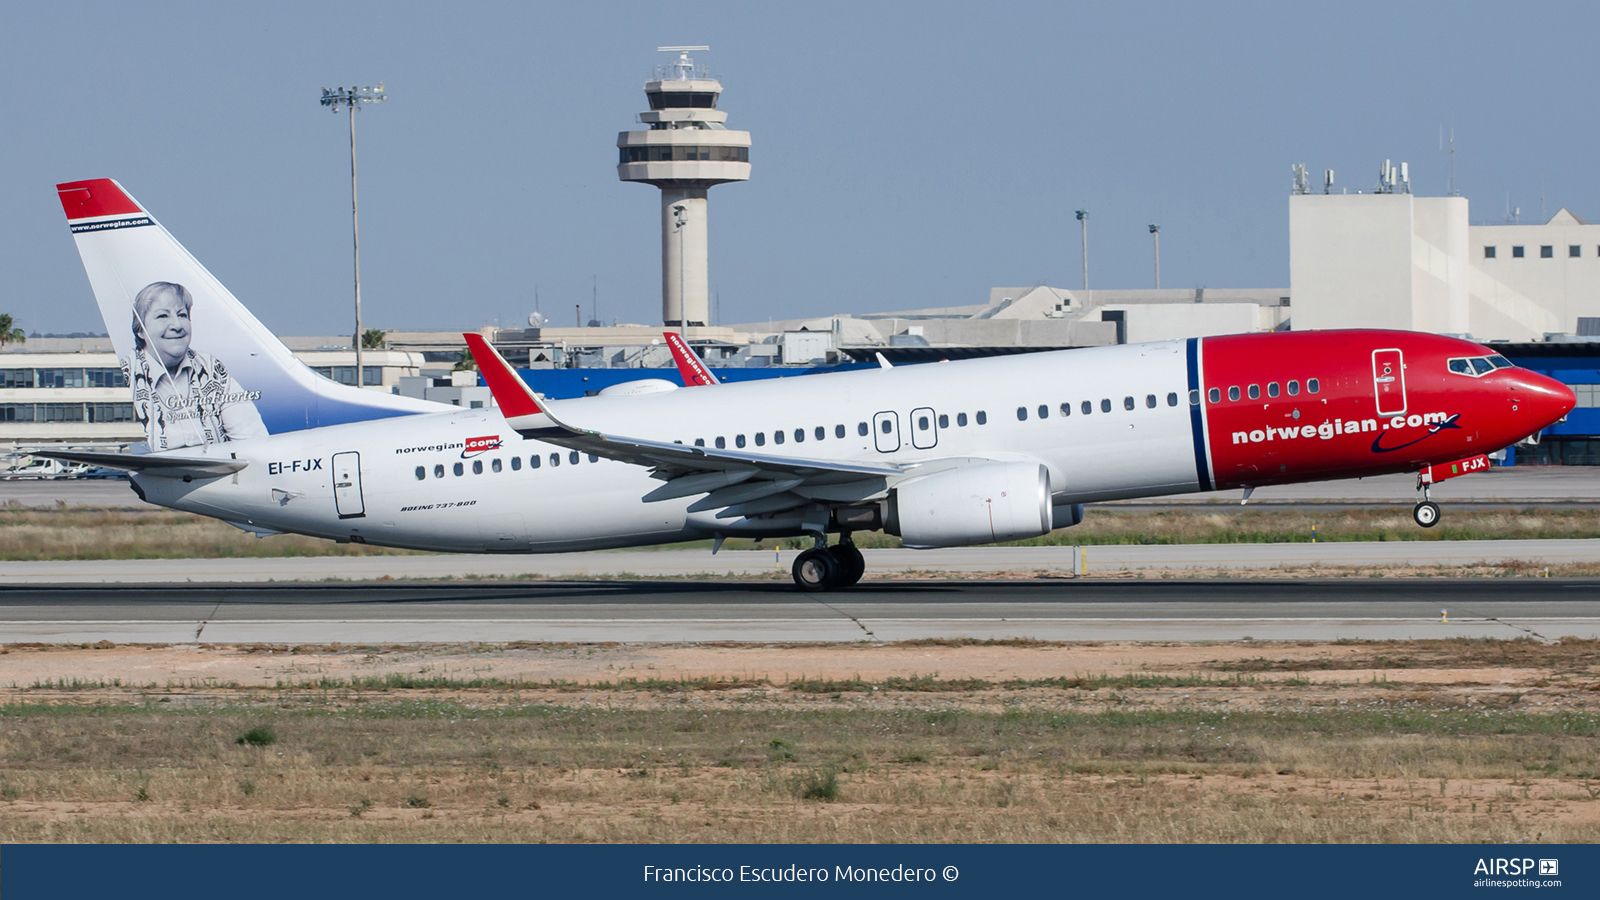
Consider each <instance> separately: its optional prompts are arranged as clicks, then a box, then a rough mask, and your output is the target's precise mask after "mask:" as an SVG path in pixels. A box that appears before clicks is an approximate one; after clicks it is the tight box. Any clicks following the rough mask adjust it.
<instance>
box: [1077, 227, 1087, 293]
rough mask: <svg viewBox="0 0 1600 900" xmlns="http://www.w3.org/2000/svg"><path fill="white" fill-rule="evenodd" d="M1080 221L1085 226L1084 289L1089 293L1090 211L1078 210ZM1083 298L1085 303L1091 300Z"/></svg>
mask: <svg viewBox="0 0 1600 900" xmlns="http://www.w3.org/2000/svg"><path fill="white" fill-rule="evenodd" d="M1078 222H1079V223H1080V224H1081V225H1082V226H1083V289H1084V291H1085V292H1086V293H1087V292H1088V290H1089V211H1088V210H1087V209H1080V210H1078ZM1083 299H1084V302H1085V303H1087V302H1088V301H1089V298H1088V297H1085V298H1083Z"/></svg>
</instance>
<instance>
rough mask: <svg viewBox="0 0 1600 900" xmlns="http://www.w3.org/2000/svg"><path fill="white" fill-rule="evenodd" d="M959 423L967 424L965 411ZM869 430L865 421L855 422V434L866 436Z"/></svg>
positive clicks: (870, 429) (869, 427)
mask: <svg viewBox="0 0 1600 900" xmlns="http://www.w3.org/2000/svg"><path fill="white" fill-rule="evenodd" d="M961 424H963V425H965V424H967V417H966V414H965V413H963V414H962V416H961ZM871 431H872V428H871V426H869V425H867V423H865V422H857V423H856V434H859V435H861V436H862V437H866V436H867V435H868V434H869V433H870V432H871Z"/></svg>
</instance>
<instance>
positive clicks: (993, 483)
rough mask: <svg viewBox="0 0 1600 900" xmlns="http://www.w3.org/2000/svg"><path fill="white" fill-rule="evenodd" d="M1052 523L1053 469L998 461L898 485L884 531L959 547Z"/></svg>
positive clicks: (909, 541) (914, 541)
mask: <svg viewBox="0 0 1600 900" xmlns="http://www.w3.org/2000/svg"><path fill="white" fill-rule="evenodd" d="M1050 527H1051V507H1050V470H1048V469H1046V468H1045V467H1044V466H1042V465H1039V464H1038V463H1031V462H995V463H983V464H981V465H976V466H964V467H962V468H959V469H948V470H946V471H943V472H936V473H934V474H932V475H929V476H927V477H926V478H918V479H916V480H914V481H908V482H906V483H905V484H902V485H900V486H899V487H896V488H895V490H894V493H893V495H892V497H891V502H890V506H889V521H888V522H887V523H886V527H885V530H886V531H888V532H889V533H890V534H898V535H900V539H901V540H902V541H904V542H905V545H906V546H907V547H956V546H961V545H963V544H990V543H994V542H996V541H1014V540H1018V539H1020V538H1028V537H1038V536H1039V535H1041V534H1045V533H1047V532H1049V531H1050Z"/></svg>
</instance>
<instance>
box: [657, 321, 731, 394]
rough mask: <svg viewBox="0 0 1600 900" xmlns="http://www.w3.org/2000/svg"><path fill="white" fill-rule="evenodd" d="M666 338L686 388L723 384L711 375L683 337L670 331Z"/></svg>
mask: <svg viewBox="0 0 1600 900" xmlns="http://www.w3.org/2000/svg"><path fill="white" fill-rule="evenodd" d="M666 338H667V346H668V347H671V348H672V361H673V362H675V363H677V364H678V374H679V375H681V376H683V386H684V387H696V386H698V385H702V384H721V383H722V382H720V381H718V380H717V376H715V375H713V374H711V370H710V369H709V368H707V367H706V364H705V362H704V361H703V360H701V359H700V357H698V356H696V355H695V352H694V351H693V350H690V349H689V345H688V344H686V343H684V341H683V337H682V336H680V335H678V334H675V333H673V332H671V331H668V332H666Z"/></svg>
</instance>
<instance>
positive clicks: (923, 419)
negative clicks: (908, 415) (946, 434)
mask: <svg viewBox="0 0 1600 900" xmlns="http://www.w3.org/2000/svg"><path fill="white" fill-rule="evenodd" d="M932 427H933V422H931V421H930V420H929V419H928V417H927V416H917V430H918V431H927V430H928V429H929V428H932Z"/></svg>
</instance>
